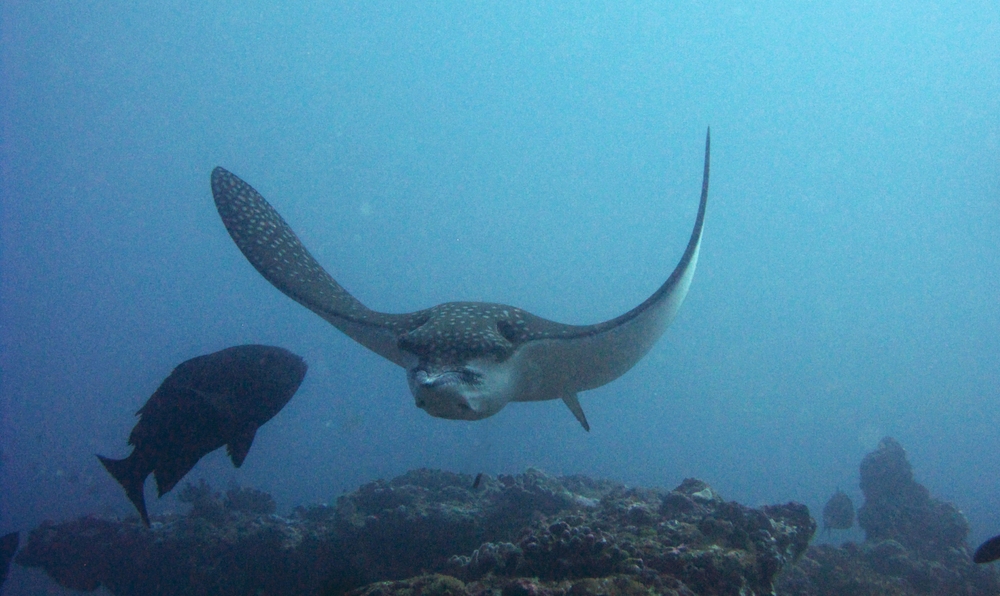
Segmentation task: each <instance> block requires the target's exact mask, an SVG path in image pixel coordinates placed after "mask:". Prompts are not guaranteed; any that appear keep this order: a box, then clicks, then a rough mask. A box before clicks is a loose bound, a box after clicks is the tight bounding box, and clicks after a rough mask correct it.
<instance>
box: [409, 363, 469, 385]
mask: <svg viewBox="0 0 1000 596" xmlns="http://www.w3.org/2000/svg"><path fill="white" fill-rule="evenodd" d="M482 377H483V375H481V374H479V373H477V372H476V371H474V370H469V369H467V368H463V369H461V370H449V371H444V372H440V373H430V372H427V371H426V370H424V369H421V368H418V369H416V370H414V371H413V380H414V381H415V382H416V384H417V385H418V386H420V387H424V388H427V389H439V388H441V387H446V386H448V385H480V384H482V382H483V381H482Z"/></svg>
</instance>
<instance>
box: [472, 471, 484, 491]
mask: <svg viewBox="0 0 1000 596" xmlns="http://www.w3.org/2000/svg"><path fill="white" fill-rule="evenodd" d="M482 481H483V473H482V472H480V473H478V474H476V479H475V480H473V481H472V490H476V489H477V488H479V483H480V482H482Z"/></svg>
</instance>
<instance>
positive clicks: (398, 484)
mask: <svg viewBox="0 0 1000 596" xmlns="http://www.w3.org/2000/svg"><path fill="white" fill-rule="evenodd" d="M473 486H474V481H473V478H472V477H471V476H467V475H463V474H452V473H448V472H440V471H432V470H415V471H412V472H409V473H407V474H405V475H403V476H400V477H398V478H395V479H393V480H391V481H377V482H373V483H370V484H366V485H365V486H362V487H361V488H360V489H358V490H357V491H355V492H354V493H351V494H349V495H345V496H343V497H341V498H339V499H338V501H337V503H336V505H334V506H325V505H317V506H311V507H298V508H296V509H295V511H294V512H293V513H292V514H291V515H289V516H287V517H283V516H278V515H274V514H273V501H271V500H270V497H268V496H266V495H265V494H264V493H260V492H259V491H253V490H252V489H238V490H237V489H233V490H230V491H228V492H227V493H226V496H225V497H222V496H221V495H219V494H217V493H215V492H213V491H212V489H211V487H209V486H208V485H207V484H199V485H190V484H189V485H187V486H185V488H184V489H183V490H182V496H183V499H184V500H185V501H187V502H189V503H191V505H192V507H191V511H190V512H189V514H188V515H183V516H182V515H169V516H161V517H154V518H153V524H152V528H150V529H147V528H145V527H144V526H143V525H142V524H141V523H140V522H139V520H138V519H130V520H126V521H119V520H112V519H102V518H97V517H85V518H81V519H77V520H74V521H70V522H66V523H61V524H55V523H51V522H49V523H45V524H42V525H41V526H40V527H38V528H36V529H35V530H33V531H32V532H31V535H30V537H29V539H28V544H27V545H26V546H25V548H24V549H23V550H22V551H21V553H20V554H19V555H18V557H17V562H18V563H19V564H20V565H24V566H31V567H41V568H42V569H44V570H45V571H46V572H48V573H49V575H50V576H52V577H53V578H54V579H55V580H56V581H58V582H59V583H60V584H62V585H64V586H67V587H71V588H75V589H80V590H94V589H96V588H97V587H98V586H100V585H103V586H105V587H106V588H107V589H108V590H109V591H110V592H111V593H113V594H119V595H125V594H151V593H156V594H219V595H227V594H249V593H254V594H267V595H277V594H314V593H325V594H342V593H345V592H350V591H352V590H353V592H352V593H354V594H357V595H362V594H364V595H374V594H381V595H388V594H404V593H405V594H413V595H416V594H441V595H445V594H455V595H457V594H487V593H489V594H505V595H522V594H523V595H530V594H539V595H541V594H640V593H641V594H648V593H661V594H677V595H682V594H683V595H689V594H695V593H697V594H720V595H721V594H726V595H728V594H732V595H737V594H739V595H751V594H770V593H772V591H773V580H774V578H775V575H776V574H777V573H778V572H779V571H780V570H781V569H782V567H784V566H785V565H787V563H788V562H789V561H791V560H794V559H795V558H796V557H798V556H799V555H800V554H801V553H802V552H804V551H805V549H806V547H807V545H808V542H809V539H810V537H811V536H812V535H813V533H814V532H815V530H816V523H815V521H814V520H812V519H811V518H810V517H809V512H808V510H807V509H806V508H805V506H803V505H798V504H795V503H789V504H786V505H777V506H770V507H763V508H760V509H750V508H747V507H744V506H742V505H739V504H738V503H733V502H726V501H724V500H723V499H722V498H721V497H719V495H718V494H716V493H715V491H713V490H712V489H711V488H710V487H709V486H707V485H706V484H704V483H703V482H700V481H697V480H686V481H684V483H683V484H681V486H679V487H677V489H675V490H673V491H665V490H653V489H638V488H628V487H625V486H622V485H620V484H616V483H612V482H605V481H596V480H592V479H589V478H585V477H581V476H573V477H563V478H554V477H550V476H547V475H545V474H543V473H542V472H539V471H537V470H528V471H527V472H526V473H524V474H519V475H516V476H500V477H498V478H490V477H486V476H484V477H482V479H481V480H480V482H479V483H478V484H475V488H473Z"/></svg>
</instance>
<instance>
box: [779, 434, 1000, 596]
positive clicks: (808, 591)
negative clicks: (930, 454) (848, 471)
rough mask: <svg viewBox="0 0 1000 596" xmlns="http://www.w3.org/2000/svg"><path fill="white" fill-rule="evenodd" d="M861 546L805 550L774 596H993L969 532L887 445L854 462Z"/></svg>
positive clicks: (994, 582)
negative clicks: (857, 464)
mask: <svg viewBox="0 0 1000 596" xmlns="http://www.w3.org/2000/svg"><path fill="white" fill-rule="evenodd" d="M860 484H861V491H862V492H863V493H864V495H865V503H864V505H862V507H861V508H860V509H859V510H858V523H859V524H860V525H861V528H862V529H864V531H865V540H864V542H863V543H861V544H855V543H852V542H848V543H845V544H843V545H841V546H839V547H836V546H831V545H817V546H812V547H810V548H809V550H807V551H806V553H805V555H804V556H803V557H802V558H801V559H799V560H798V561H797V563H796V564H795V565H792V566H789V568H787V569H786V570H785V572H784V573H783V574H782V576H781V578H780V580H779V582H778V590H777V593H778V594H779V595H780V596H869V595H871V596H875V595H879V596H897V595H899V596H902V595H921V596H958V595H962V596H980V595H981V596H987V595H990V596H993V595H996V594H1000V576H998V574H997V572H996V570H995V569H993V568H992V567H983V566H977V565H975V564H974V563H973V562H972V551H971V549H970V548H969V546H968V545H967V544H966V537H967V536H968V534H969V524H968V522H967V521H966V519H965V516H964V515H962V512H961V511H959V510H958V508H956V507H955V506H954V505H952V504H951V503H946V502H944V501H941V500H938V499H935V498H934V497H932V496H931V495H930V493H929V491H928V490H927V489H926V488H925V487H924V486H922V485H921V484H919V483H918V482H917V481H916V480H915V479H914V478H913V469H912V468H911V466H910V462H909V461H908V460H907V458H906V451H905V450H904V449H903V447H902V445H900V444H899V443H898V442H897V441H896V440H895V439H893V438H891V437H886V438H884V439H882V441H881V442H880V443H879V446H878V448H877V449H876V450H875V451H872V452H871V453H869V454H868V455H866V456H865V457H864V459H863V460H862V461H861V482H860Z"/></svg>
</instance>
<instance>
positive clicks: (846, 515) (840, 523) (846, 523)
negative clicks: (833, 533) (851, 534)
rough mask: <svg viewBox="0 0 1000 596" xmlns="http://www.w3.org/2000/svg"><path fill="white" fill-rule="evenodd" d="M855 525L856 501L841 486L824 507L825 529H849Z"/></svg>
mask: <svg viewBox="0 0 1000 596" xmlns="http://www.w3.org/2000/svg"><path fill="white" fill-rule="evenodd" d="M853 525H854V503H852V502H851V497H848V496H847V494H846V493H844V492H843V491H842V490H840V489H839V488H838V489H837V492H835V493H833V496H832V497H830V500H829V501H827V502H826V506H825V507H823V529H824V530H826V531H827V532H829V531H830V530H849V529H850V528H851V526H853Z"/></svg>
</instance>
